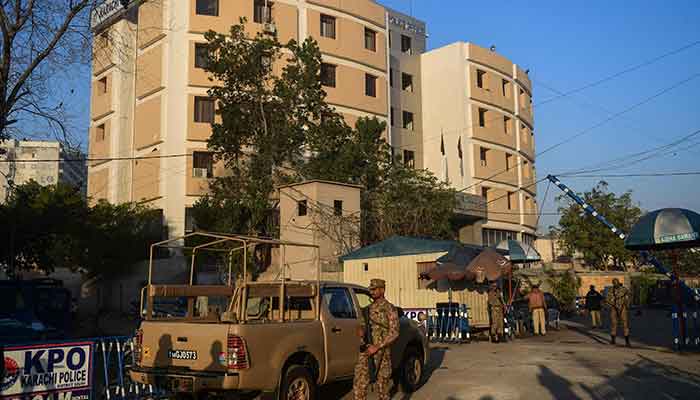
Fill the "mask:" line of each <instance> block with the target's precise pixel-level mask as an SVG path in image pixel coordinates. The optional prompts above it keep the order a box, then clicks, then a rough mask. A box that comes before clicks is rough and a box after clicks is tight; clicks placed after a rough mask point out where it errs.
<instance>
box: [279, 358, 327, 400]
mask: <svg viewBox="0 0 700 400" xmlns="http://www.w3.org/2000/svg"><path fill="white" fill-rule="evenodd" d="M317 389H318V388H317V387H316V381H315V380H314V378H313V376H311V373H310V372H309V370H308V369H306V368H305V367H303V366H301V365H292V366H290V367H289V368H287V371H286V372H285V374H284V378H283V379H282V384H281V385H280V388H279V396H278V397H277V398H278V399H279V400H316V392H317Z"/></svg>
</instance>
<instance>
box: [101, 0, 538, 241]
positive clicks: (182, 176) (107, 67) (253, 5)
mask: <svg viewBox="0 0 700 400" xmlns="http://www.w3.org/2000/svg"><path fill="white" fill-rule="evenodd" d="M116 3H117V2H114V1H108V2H105V3H104V7H103V8H99V9H98V11H99V12H96V13H93V16H92V25H93V30H94V32H95V40H94V48H93V71H92V105H91V128H90V141H89V142H90V157H91V158H97V159H101V160H103V161H95V162H92V163H91V164H90V166H89V178H88V182H89V185H88V194H89V195H90V196H91V198H93V199H95V200H97V199H107V200H109V201H110V202H113V203H122V202H132V201H133V202H141V203H144V204H148V205H150V206H151V207H153V208H156V209H162V210H163V214H164V218H165V221H164V223H165V224H166V225H167V230H168V232H169V234H170V235H171V236H177V235H180V234H182V233H184V232H185V231H187V230H188V229H189V228H190V227H191V218H190V216H189V213H188V209H189V208H190V207H191V206H192V205H193V204H194V203H195V202H196V201H197V199H199V198H200V197H201V196H202V195H204V194H205V193H207V191H208V183H209V180H210V179H211V178H212V177H215V176H217V175H219V174H222V173H223V172H224V171H223V169H222V168H220V167H219V166H217V165H214V164H213V161H212V156H211V154H210V153H209V152H208V151H207V139H208V138H209V136H210V135H211V126H210V125H211V121H213V120H214V118H215V116H214V107H213V103H212V102H211V100H210V99H208V97H207V91H208V89H209V88H210V87H211V85H212V83H211V82H210V81H209V79H208V76H207V74H206V72H205V71H204V69H203V68H201V63H200V58H201V57H198V56H197V54H198V51H200V50H198V49H202V47H201V45H202V44H203V43H204V42H205V40H204V32H206V31H208V30H209V29H213V30H215V31H218V32H226V31H228V29H229V28H230V26H231V25H232V24H236V23H238V21H239V19H240V18H241V17H245V18H246V19H247V21H248V22H247V23H246V31H247V33H248V34H249V35H251V36H254V35H255V34H257V33H259V32H269V33H273V32H274V33H275V34H276V35H277V36H278V38H279V40H280V41H281V42H286V41H288V40H290V39H294V40H298V41H301V40H304V39H305V38H307V37H312V38H314V39H315V40H316V41H317V42H318V44H319V47H320V49H321V52H322V56H323V65H322V68H321V80H322V83H323V85H324V89H325V91H326V93H327V98H326V100H327V101H328V103H330V104H331V105H332V106H334V107H335V108H336V109H337V110H338V111H339V112H340V113H342V114H343V116H344V117H345V119H346V121H347V122H348V124H349V125H351V126H353V125H354V124H355V121H356V120H357V119H358V118H360V117H365V116H369V117H378V118H379V119H381V120H384V121H386V122H387V126H388V129H387V132H386V139H387V141H388V142H389V144H390V145H391V146H392V149H393V151H394V155H395V156H397V157H400V159H401V160H402V162H404V163H405V164H406V165H408V166H411V167H414V168H426V169H429V170H431V171H433V172H435V174H436V175H438V176H443V175H444V179H445V180H448V181H449V182H450V183H451V185H452V186H454V187H455V188H458V189H462V188H464V187H465V185H472V183H476V182H478V184H477V185H475V186H473V187H470V188H469V189H468V190H465V191H464V192H463V193H462V194H461V196H460V205H461V206H460V207H461V209H460V210H458V213H457V214H459V215H458V218H457V220H459V224H458V225H459V226H463V228H462V233H461V236H462V239H463V240H465V241H468V242H470V243H476V244H481V243H482V242H486V243H490V242H491V241H492V240H491V239H493V240H495V239H496V238H497V237H498V238H501V237H506V236H508V235H512V234H513V235H515V236H516V237H518V238H520V239H529V238H530V236H529V235H531V234H534V222H533V221H534V220H535V218H534V216H531V215H529V214H524V215H516V214H517V213H519V212H521V211H522V210H529V209H534V208H533V207H534V204H535V203H534V198H535V192H534V190H533V191H530V192H528V191H527V188H525V186H526V185H527V182H528V181H529V180H530V179H534V165H533V161H534V159H533V158H534V155H533V153H532V151H533V150H534V147H533V146H532V138H531V135H530V133H531V132H532V116H531V115H532V113H531V110H530V108H529V107H530V103H529V98H530V93H531V91H530V83H529V80H528V79H527V75H526V74H525V73H524V72H523V71H522V70H520V68H518V67H517V66H515V65H513V64H512V63H510V62H509V61H508V60H506V59H504V58H503V57H501V56H499V55H497V54H495V53H493V52H489V51H488V50H484V49H481V48H479V47H478V46H474V45H471V44H464V43H458V44H454V45H450V46H447V47H444V48H441V49H437V50H433V51H430V52H426V38H427V35H426V26H425V23H424V22H422V21H420V20H417V19H415V18H412V17H410V16H407V15H404V14H402V13H399V12H396V11H394V10H391V9H388V8H385V7H384V6H382V5H381V4H379V3H377V2H375V1H373V0H352V1H349V0H345V1H343V0H275V1H269V0H237V1H225V0H177V1H176V0H145V1H132V2H131V4H132V6H131V7H130V8H129V9H128V11H123V10H121V9H120V8H119V7H116V6H114V4H116ZM477 70H478V71H481V72H479V76H480V78H477V76H476V75H477ZM472 75H473V76H472ZM477 79H480V80H479V82H481V83H480V84H481V86H477ZM499 79H501V80H502V81H507V82H508V84H507V85H506V86H500V85H501V83H499V82H501V81H499ZM491 86H493V88H492V87H491ZM504 87H505V88H506V89H505V90H510V91H511V92H508V95H507V96H496V95H497V94H498V93H500V92H499V91H500V90H502V89H503V88H504ZM502 97H503V98H502ZM482 108H483V109H484V110H486V111H484V115H483V116H485V117H486V120H487V121H489V125H488V126H485V127H480V129H471V128H469V127H470V126H472V125H473V124H474V123H477V122H478V116H479V115H481V114H479V113H480V112H481V111H480V110H481V109H482ZM474 113H476V114H474ZM497 114H498V115H501V114H503V118H506V117H507V118H510V120H509V122H508V123H506V124H505V126H508V128H504V127H503V126H504V122H503V120H501V122H500V124H501V125H498V121H496V122H494V123H492V122H491V117H492V116H495V115H497ZM497 126H500V130H499V128H497ZM504 129H510V131H509V132H506V133H504ZM528 135H530V136H528ZM460 140H461V141H460ZM458 141H459V143H458ZM458 144H459V145H460V146H461V147H460V150H459V154H460V155H461V156H460V157H461V158H459V160H461V161H460V162H459V163H458V161H457V160H458V156H457V147H458ZM443 148H444V151H443V150H442V149H443ZM443 153H445V154H446V157H443V156H442V154H443ZM482 153H483V154H484V155H485V160H486V163H485V164H484V163H483V162H481V161H480V158H479V157H480V155H481V154H482ZM506 154H507V155H506ZM161 156H166V157H161ZM114 158H122V159H118V160H114ZM109 159H112V160H109ZM468 160H471V161H468ZM505 163H509V164H508V165H513V170H512V171H509V173H507V174H502V175H499V176H498V177H495V178H493V179H487V180H486V181H485V182H483V184H482V183H481V182H479V179H483V178H487V177H488V176H489V175H490V173H491V172H492V171H496V170H497V169H498V168H499V167H501V166H505V165H506V164H505ZM526 163H527V165H526ZM443 164H446V167H445V168H442V166H443ZM516 165H517V167H516ZM460 168H461V169H460ZM516 171H517V172H516ZM528 174H529V175H528ZM519 188H524V191H523V192H518V191H517V190H518V189H519ZM504 193H510V195H507V196H506V199H505V200H504V199H498V198H499V196H502V195H503V194H504ZM484 194H485V195H486V199H488V201H491V200H495V199H498V200H496V201H494V202H493V203H490V204H489V215H488V220H487V221H486V222H485V223H482V222H479V220H481V219H483V216H482V214H483V212H482V210H481V209H478V210H477V209H474V208H480V207H483V203H484V202H483V201H482V200H483V199H482V198H481V196H482V195H484ZM475 199H476V200H475ZM477 200H479V201H477ZM480 201H481V203H480Z"/></svg>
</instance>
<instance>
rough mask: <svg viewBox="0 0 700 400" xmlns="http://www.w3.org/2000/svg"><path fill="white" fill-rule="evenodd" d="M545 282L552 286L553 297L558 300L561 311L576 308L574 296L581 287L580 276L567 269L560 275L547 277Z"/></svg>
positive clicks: (569, 310)
mask: <svg viewBox="0 0 700 400" xmlns="http://www.w3.org/2000/svg"><path fill="white" fill-rule="evenodd" d="M547 283H548V284H549V286H550V287H551V288H552V292H553V294H554V297H556V298H557V300H559V303H560V304H561V308H562V311H566V312H571V311H573V310H574V309H575V308H576V297H577V296H578V290H579V288H580V287H581V278H579V277H577V276H576V274H575V273H574V272H573V271H567V272H565V273H563V274H561V275H556V276H551V277H549V278H547Z"/></svg>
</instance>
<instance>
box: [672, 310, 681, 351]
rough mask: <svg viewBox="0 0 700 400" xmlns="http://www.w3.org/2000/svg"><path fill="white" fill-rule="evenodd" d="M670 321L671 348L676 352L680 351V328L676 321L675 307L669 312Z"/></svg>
mask: <svg viewBox="0 0 700 400" xmlns="http://www.w3.org/2000/svg"><path fill="white" fill-rule="evenodd" d="M671 320H672V322H673V348H674V349H675V350H677V351H680V350H681V346H682V344H681V341H680V332H679V331H680V326H679V321H678V308H677V306H676V305H673V308H672V311H671Z"/></svg>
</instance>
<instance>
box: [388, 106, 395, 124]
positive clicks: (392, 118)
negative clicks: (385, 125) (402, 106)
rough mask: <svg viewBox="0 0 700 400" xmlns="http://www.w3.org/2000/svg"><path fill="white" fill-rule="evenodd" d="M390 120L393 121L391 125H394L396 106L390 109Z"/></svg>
mask: <svg viewBox="0 0 700 400" xmlns="http://www.w3.org/2000/svg"><path fill="white" fill-rule="evenodd" d="M389 121H391V126H394V107H391V108H390V109H389Z"/></svg>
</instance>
